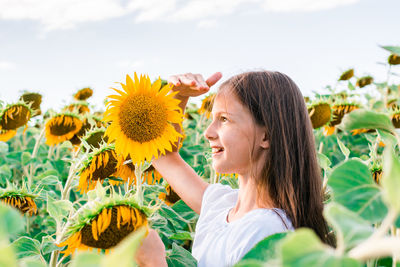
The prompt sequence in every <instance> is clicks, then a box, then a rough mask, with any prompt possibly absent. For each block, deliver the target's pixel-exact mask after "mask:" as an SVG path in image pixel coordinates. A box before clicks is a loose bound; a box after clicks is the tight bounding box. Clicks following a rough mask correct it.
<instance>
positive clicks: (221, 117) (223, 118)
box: [219, 116, 228, 122]
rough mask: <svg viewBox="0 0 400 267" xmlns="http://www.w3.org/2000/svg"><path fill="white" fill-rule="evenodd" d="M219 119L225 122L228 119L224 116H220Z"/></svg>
mask: <svg viewBox="0 0 400 267" xmlns="http://www.w3.org/2000/svg"><path fill="white" fill-rule="evenodd" d="M219 120H220V121H222V122H227V121H228V119H227V118H226V117H225V116H220V117H219Z"/></svg>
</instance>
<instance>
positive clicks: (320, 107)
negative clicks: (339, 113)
mask: <svg viewBox="0 0 400 267" xmlns="http://www.w3.org/2000/svg"><path fill="white" fill-rule="evenodd" d="M308 114H309V116H310V119H311V123H312V126H313V128H314V129H318V128H320V127H322V126H324V125H325V124H327V123H328V122H329V121H330V120H331V105H329V103H327V102H318V103H315V104H312V105H310V106H309V107H308Z"/></svg>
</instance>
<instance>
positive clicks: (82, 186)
mask: <svg viewBox="0 0 400 267" xmlns="http://www.w3.org/2000/svg"><path fill="white" fill-rule="evenodd" d="M117 165H118V156H117V154H116V152H115V148H114V145H104V146H102V147H100V148H99V149H95V150H94V151H93V152H91V153H90V154H89V156H88V158H87V160H86V161H84V162H83V166H82V168H81V169H80V170H79V172H78V175H79V185H78V189H79V191H80V193H81V194H83V193H85V192H87V191H89V190H92V189H94V188H95V186H96V183H97V182H100V183H103V182H104V180H105V179H106V178H108V177H110V176H112V175H114V174H115V173H116V172H117Z"/></svg>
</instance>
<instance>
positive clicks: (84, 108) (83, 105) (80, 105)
mask: <svg viewBox="0 0 400 267" xmlns="http://www.w3.org/2000/svg"><path fill="white" fill-rule="evenodd" d="M64 110H65V111H70V112H74V113H78V114H85V113H89V112H90V108H89V104H88V102H86V101H78V102H74V103H71V104H69V105H68V106H66V107H65V108H64Z"/></svg>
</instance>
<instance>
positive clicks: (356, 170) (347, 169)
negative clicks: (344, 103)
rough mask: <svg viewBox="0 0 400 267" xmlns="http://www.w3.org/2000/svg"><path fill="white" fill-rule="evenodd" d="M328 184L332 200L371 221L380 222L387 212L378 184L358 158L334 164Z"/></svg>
mask: <svg viewBox="0 0 400 267" xmlns="http://www.w3.org/2000/svg"><path fill="white" fill-rule="evenodd" d="M350 114H351V113H350ZM328 186H329V187H330V188H331V189H332V191H333V200H334V201H336V202H338V203H339V204H341V205H343V206H345V207H346V208H348V209H349V210H351V211H353V212H355V213H357V214H358V215H360V216H361V217H362V218H363V219H365V220H368V221H370V222H371V223H376V222H380V221H381V220H382V219H383V218H384V217H385V216H386V214H387V207H386V206H385V204H384V203H383V200H382V192H381V190H380V188H379V186H378V185H377V184H376V183H375V182H374V180H373V179H372V175H371V173H370V170H369V169H368V167H367V166H366V165H365V164H363V163H362V162H361V161H359V160H356V159H350V160H348V161H346V162H343V163H341V164H339V165H338V166H336V167H335V168H334V170H333V171H332V173H331V175H330V176H329V178H328Z"/></svg>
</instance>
